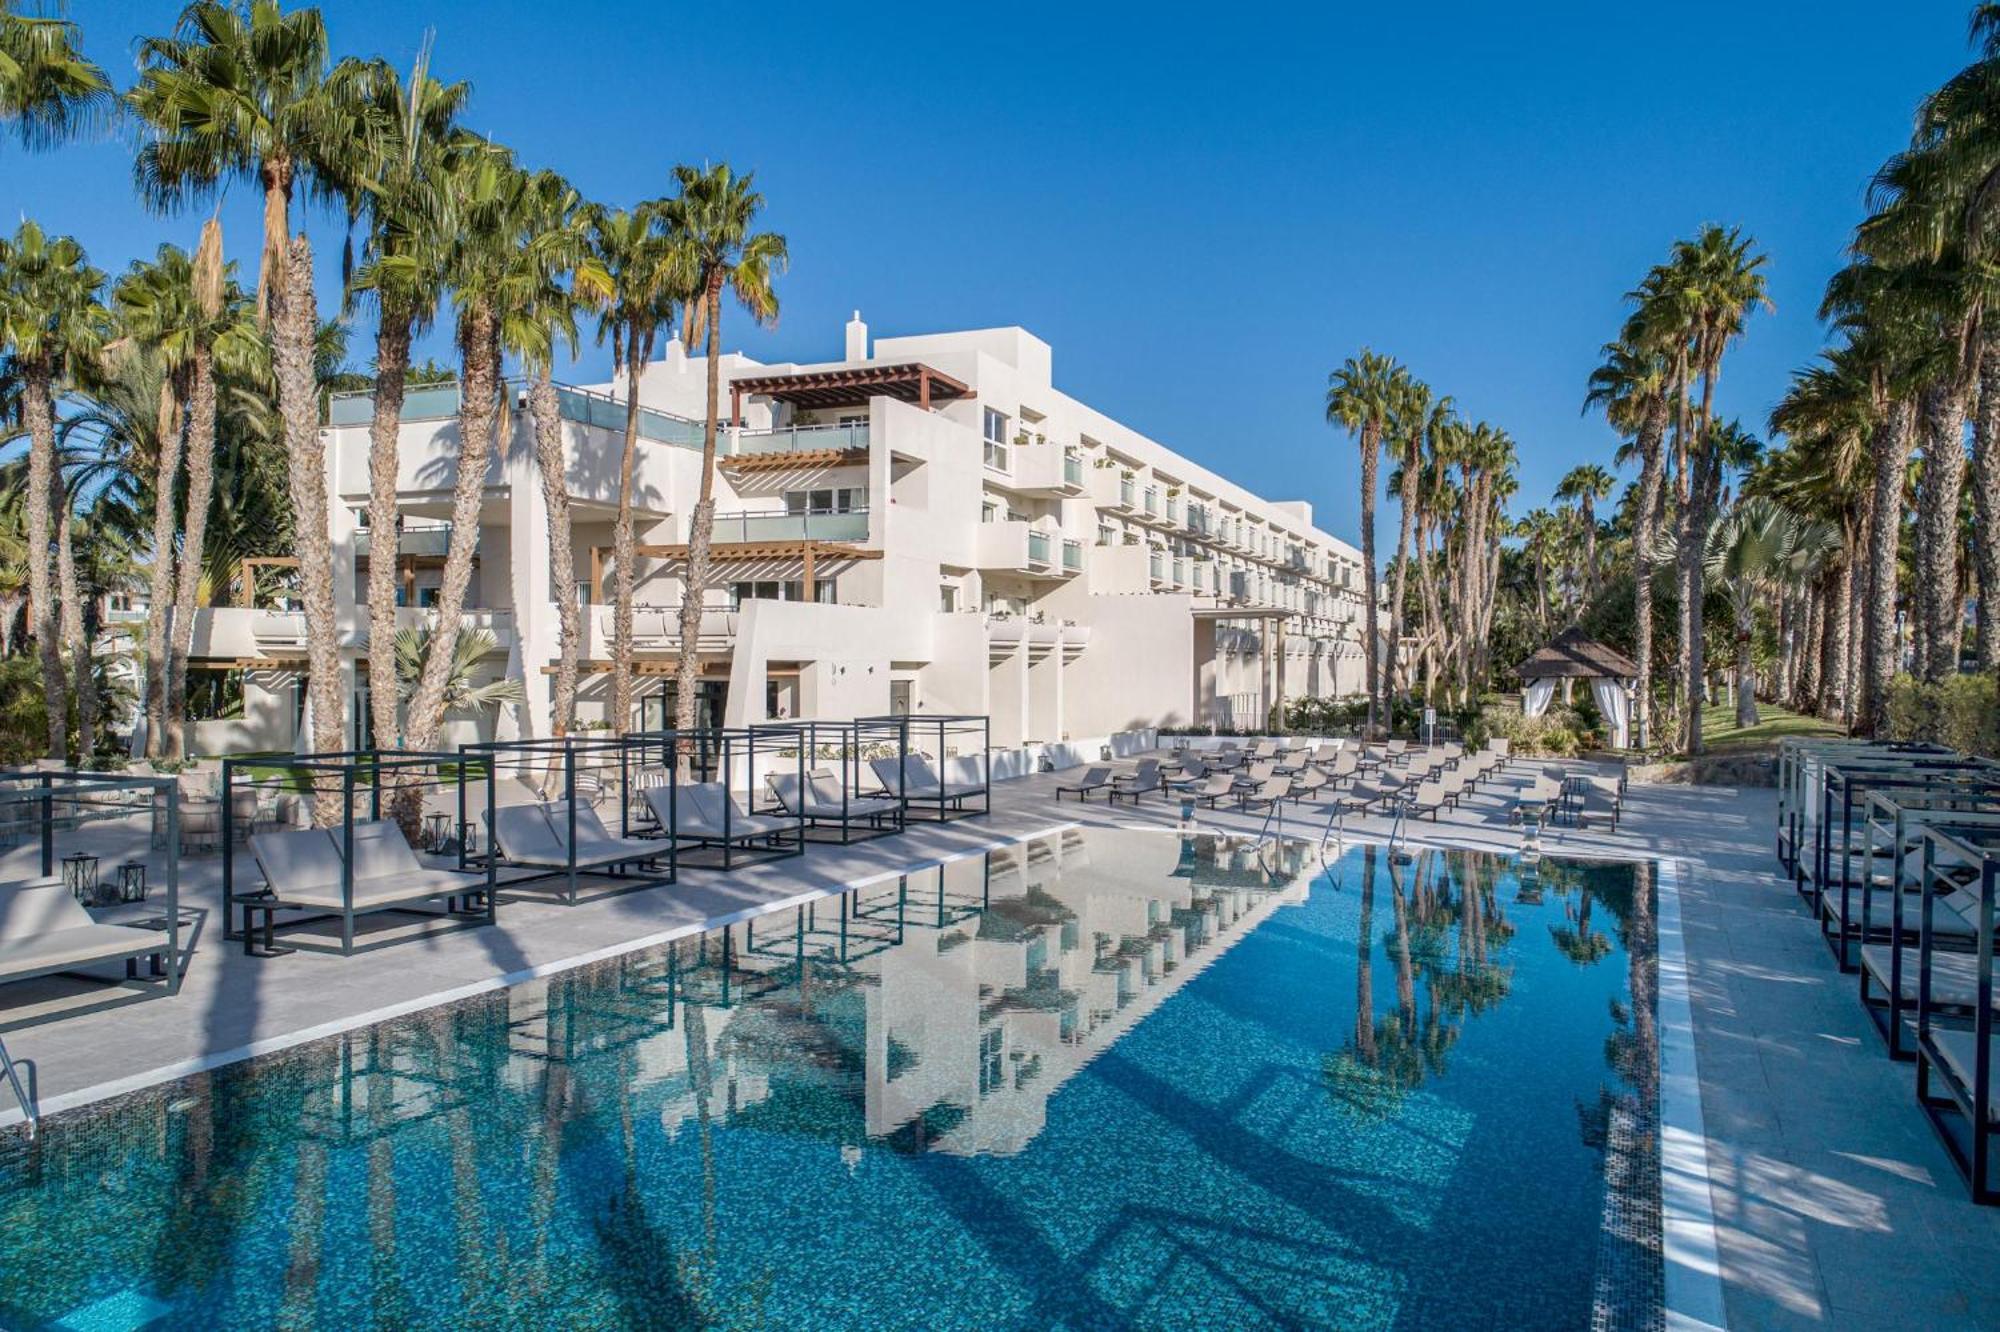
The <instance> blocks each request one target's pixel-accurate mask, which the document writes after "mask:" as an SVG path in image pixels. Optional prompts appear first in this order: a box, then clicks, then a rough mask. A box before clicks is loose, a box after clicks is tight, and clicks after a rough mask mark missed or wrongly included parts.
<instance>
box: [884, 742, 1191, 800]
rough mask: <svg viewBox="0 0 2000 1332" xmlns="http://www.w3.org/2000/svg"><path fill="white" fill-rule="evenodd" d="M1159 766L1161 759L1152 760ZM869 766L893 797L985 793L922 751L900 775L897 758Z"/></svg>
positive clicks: (962, 797)
mask: <svg viewBox="0 0 2000 1332" xmlns="http://www.w3.org/2000/svg"><path fill="white" fill-rule="evenodd" d="M1147 762H1150V763H1151V764H1152V765H1153V766H1154V767H1155V768H1158V767H1159V760H1157V759H1149V760H1147ZM868 766H869V767H870V768H871V769H872V770H873V771H874V773H875V780H876V781H878V782H880V783H881V784H882V788H883V790H884V791H886V792H887V793H888V794H889V795H890V796H892V797H893V796H897V795H904V796H908V797H909V798H911V799H913V800H944V801H949V802H952V803H962V802H963V801H965V800H967V799H968V798H970V797H972V796H976V795H983V794H985V791H986V784H985V783H984V782H977V781H967V780H965V779H964V778H963V777H939V776H938V774H937V773H936V772H935V771H934V770H933V769H932V768H931V765H930V761H929V760H928V759H926V758H925V757H924V756H923V755H921V754H907V755H905V756H904V757H903V759H902V773H901V776H900V778H899V776H898V774H897V761H896V760H895V759H893V758H879V759H870V760H869V761H868Z"/></svg>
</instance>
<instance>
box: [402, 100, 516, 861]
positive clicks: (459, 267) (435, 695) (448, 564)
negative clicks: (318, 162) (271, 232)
mask: <svg viewBox="0 0 2000 1332" xmlns="http://www.w3.org/2000/svg"><path fill="white" fill-rule="evenodd" d="M446 171H447V172H448V175H449V179H448V183H447V185H446V191H447V193H448V195H449V197H450V198H451V200H452V207H451V211H450V222H449V234H450V236H451V250H450V255H449V257H448V259H447V263H448V266H449V272H450V277H451V285H452V292H453V297H452V299H453V305H454V306H455V309H456V336H457V342H458V352H459V381H458V382H459V398H458V460H457V465H456V469H455V475H454V479H453V483H452V498H451V538H450V541H449V543H448V544H447V546H446V548H445V558H444V571H443V573H442V574H441V575H440V577H439V584H438V599H437V608H436V612H435V616H436V623H437V625H438V626H439V627H440V629H441V630H451V631H454V632H455V631H456V628H457V626H458V624H459V617H460V616H461V615H462V614H463V613H464V610H465V593H466V589H467V587H468V586H469V585H470V583H471V581H472V560H473V556H474V554H475V553H476V552H477V550H478V546H479V510H480V505H481V504H482V502H483V501H484V499H485V494H486V467H487V463H488V461H489V460H490V458H491V455H492V453H493V446H494V437H495V427H496V423H497V421H498V419H499V417H500V413H501V411H502V410H503V406H502V400H501V393H500V356H501V353H500V319H501V315H502V312H503V311H504V310H505V309H506V307H507V305H508V301H509V289H510V287H511V285H512V283H513V282H514V281H515V279H516V273H515V263H516V253H517V240H518V237H519V235H520V232H521V222H520V218H521V210H522V207H523V200H524V198H525V196H526V194H527V191H528V184H529V178H528V175H527V173H526V172H524V171H522V170H521V169H520V168H519V167H517V166H515V165H514V158H513V154H511V153H509V152H508V151H507V150H506V149H504V148H502V147H500V146H499V145H497V144H493V143H490V142H487V141H485V140H477V141H467V142H465V143H463V144H461V145H459V146H458V147H456V148H454V150H453V152H452V153H451V154H450V161H449V164H448V166H447V167H446ZM455 642H456V640H455V639H447V638H443V637H438V638H434V639H433V640H432V642H431V651H430V655H429V657H428V658H427V659H426V660H425V663H424V669H423V673H422V675H421V676H420V677H419V679H418V682H417V688H416V690H415V691H414V692H413V693H412V695H411V697H410V699H409V702H408V705H407V707H406V710H405V715H404V718H403V736H404V741H405V743H406V745H407V747H408V748H410V749H415V750H424V749H429V748H431V747H432V746H434V745H435V744H436V743H437V736H438V730H439V728H440V727H441V726H442V725H443V723H444V713H445V697H446V687H447V685H448V683H449V680H450V676H451V671H452V666H453V655H452V652H451V651H450V650H449V649H450V647H451V646H452V644H454V643H455ZM399 808H400V807H399ZM399 817H401V815H399ZM408 818H409V820H410V821H414V818H415V815H414V812H410V813H409V814H408Z"/></svg>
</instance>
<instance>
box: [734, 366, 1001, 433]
mask: <svg viewBox="0 0 2000 1332" xmlns="http://www.w3.org/2000/svg"><path fill="white" fill-rule="evenodd" d="M746 393H748V394H752V395H755V396H757V397H763V398H769V399H771V400H772V401H774V402H788V403H790V404H792V405H793V406H794V407H798V408H802V409H804V410H806V411H818V410H822V409H826V408H835V407H862V406H866V405H867V402H868V400H869V399H870V398H896V399H898V400H899V401H902V402H908V403H914V404H916V405H917V406H918V407H921V408H923V409H924V410H925V411H929V410H930V408H931V405H932V404H933V403H937V402H960V401H964V400H966V399H969V398H972V397H975V396H976V395H975V394H974V393H973V391H972V389H971V388H970V387H968V386H967V385H966V384H965V382H964V381H962V380H959V379H954V378H953V377H952V376H950V375H948V374H946V373H945V372H944V371H942V370H934V369H932V368H931V367H930V366H928V365H924V364H922V363H921V362H917V361H911V362H909V363H908V364H906V365H870V366H861V367H858V368H856V369H852V370H814V371H804V372H801V373H798V374H791V375H749V376H745V377H744V378H742V379H732V380H730V381H729V419H730V420H731V421H733V422H735V423H736V424H738V425H741V424H742V422H743V395H744V394H746Z"/></svg>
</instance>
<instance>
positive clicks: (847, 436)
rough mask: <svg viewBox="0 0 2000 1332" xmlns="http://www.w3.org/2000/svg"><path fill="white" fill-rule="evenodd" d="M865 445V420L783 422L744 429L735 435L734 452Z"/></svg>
mask: <svg viewBox="0 0 2000 1332" xmlns="http://www.w3.org/2000/svg"><path fill="white" fill-rule="evenodd" d="M867 447H868V426H867V423H866V422H862V423H860V424H856V425H802V426H785V427H783V428H782V429H778V430H745V431H741V432H740V433H738V435H737V436H736V454H737V456H739V457H740V456H744V455H748V454H753V453H817V452H820V451H822V450H832V451H834V452H838V453H846V452H848V451H849V450H852V449H865V448H867Z"/></svg>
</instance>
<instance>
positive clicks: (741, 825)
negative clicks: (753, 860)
mask: <svg viewBox="0 0 2000 1332" xmlns="http://www.w3.org/2000/svg"><path fill="white" fill-rule="evenodd" d="M676 791H677V792H678V797H679V798H678V802H677V803H675V802H672V801H670V797H672V796H674V795H675V794H676ZM725 802H727V803H728V805H729V829H728V831H727V832H726V833H725V832H724V831H723V827H722V811H723V806H724V804H725ZM646 803H647V804H648V805H650V806H652V809H653V817H655V818H657V819H658V820H659V821H660V826H661V827H662V828H669V829H671V830H672V831H673V832H674V834H675V835H676V836H680V837H698V838H703V839H705V840H710V841H715V840H720V839H721V838H723V837H725V836H726V837H728V839H729V840H730V841H732V842H740V841H747V840H750V839H753V838H759V837H769V836H771V835H772V834H774V833H782V832H794V831H796V830H797V829H798V826H799V825H798V823H797V822H796V820H794V819H791V818H779V817H776V816H773V815H770V814H745V813H743V812H742V809H741V807H740V806H737V805H736V804H735V802H734V800H733V799H731V798H730V797H729V796H728V794H727V793H726V792H725V791H724V790H723V786H722V783H721V782H689V783H687V784H685V785H683V786H680V787H678V788H670V787H665V786H653V787H648V788H647V790H646Z"/></svg>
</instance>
